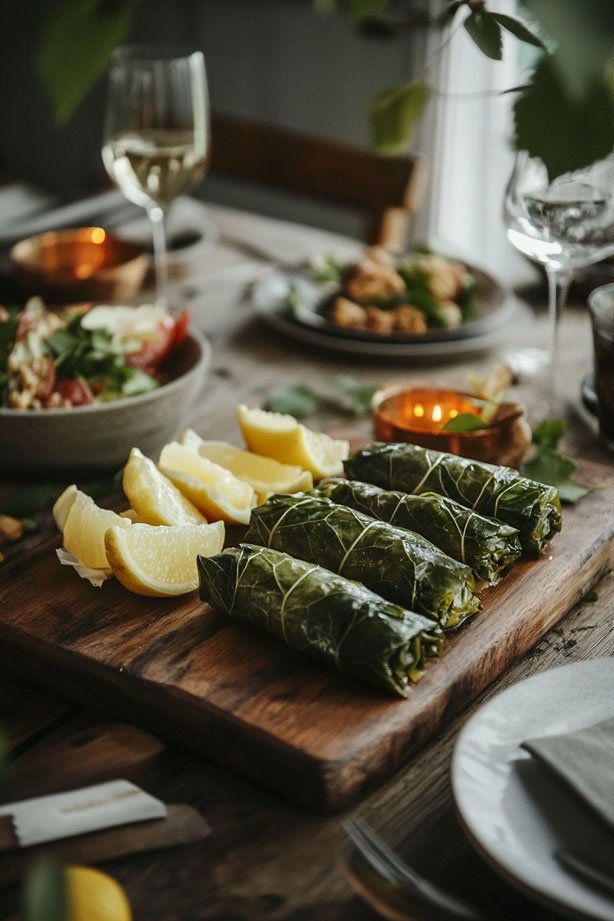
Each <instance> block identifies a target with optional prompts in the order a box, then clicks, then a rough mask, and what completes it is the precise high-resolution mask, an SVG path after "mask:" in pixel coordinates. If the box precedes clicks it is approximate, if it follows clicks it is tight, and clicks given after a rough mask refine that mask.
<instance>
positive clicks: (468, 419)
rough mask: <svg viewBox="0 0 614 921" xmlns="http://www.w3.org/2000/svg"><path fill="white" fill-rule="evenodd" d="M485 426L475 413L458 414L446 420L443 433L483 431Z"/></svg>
mask: <svg viewBox="0 0 614 921" xmlns="http://www.w3.org/2000/svg"><path fill="white" fill-rule="evenodd" d="M485 428H487V425H486V423H485V422H483V421H482V420H481V419H480V417H479V416H478V415H477V414H476V413H459V414H458V416H454V418H453V419H448V421H447V422H446V424H445V425H444V426H443V428H442V431H443V432H477V431H478V429H485Z"/></svg>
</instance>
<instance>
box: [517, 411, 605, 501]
mask: <svg viewBox="0 0 614 921" xmlns="http://www.w3.org/2000/svg"><path fill="white" fill-rule="evenodd" d="M566 430H567V426H566V425H565V423H564V422H563V420H562V419H545V420H544V421H543V422H541V423H540V424H539V425H538V426H537V428H536V429H535V431H534V432H533V441H534V442H535V444H537V446H538V454H537V457H535V458H534V459H533V460H530V461H527V462H526V463H524V464H523V465H522V467H521V473H522V474H523V476H526V477H528V478H529V479H531V480H537V482H538V483H546V484H547V485H549V486H555V487H556V488H557V489H558V491H559V494H560V496H561V501H562V502H567V503H574V502H577V501H578V500H579V499H582V498H583V496H586V495H587V493H589V492H591V490H592V489H594V487H592V486H585V485H583V484H582V483H576V482H575V481H574V480H572V479H571V476H572V474H573V472H574V470H575V469H576V464H575V461H573V460H572V459H571V458H570V457H565V456H564V455H562V454H559V453H558V451H557V447H558V443H559V441H560V440H561V438H562V437H563V436H564V434H565V432H566Z"/></svg>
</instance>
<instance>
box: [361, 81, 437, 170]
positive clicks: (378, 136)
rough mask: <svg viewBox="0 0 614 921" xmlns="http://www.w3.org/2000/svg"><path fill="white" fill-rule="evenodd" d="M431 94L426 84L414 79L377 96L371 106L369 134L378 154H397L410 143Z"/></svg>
mask: <svg viewBox="0 0 614 921" xmlns="http://www.w3.org/2000/svg"><path fill="white" fill-rule="evenodd" d="M431 93H432V90H431V87H430V86H428V84H426V83H422V82H421V81H418V80H416V81H413V82H411V83H403V84H401V85H400V86H395V87H393V88H392V89H389V90H386V91H385V92H383V93H380V94H379V95H378V96H376V98H375V99H374V100H373V102H372V103H371V133H372V136H373V143H374V144H375V146H376V147H377V148H378V149H379V150H380V151H382V152H383V153H396V152H398V151H400V150H402V149H403V148H405V147H407V146H408V145H409V144H410V142H411V138H412V134H413V130H414V126H415V124H416V122H417V121H418V119H419V118H420V117H421V116H422V113H423V112H424V109H425V107H426V104H427V102H428V101H429V99H430V97H431Z"/></svg>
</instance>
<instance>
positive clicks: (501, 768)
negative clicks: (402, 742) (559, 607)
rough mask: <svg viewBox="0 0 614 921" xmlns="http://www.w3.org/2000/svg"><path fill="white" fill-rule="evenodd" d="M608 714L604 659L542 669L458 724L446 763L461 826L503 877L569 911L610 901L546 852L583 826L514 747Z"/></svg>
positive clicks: (611, 688)
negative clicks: (542, 789)
mask: <svg viewBox="0 0 614 921" xmlns="http://www.w3.org/2000/svg"><path fill="white" fill-rule="evenodd" d="M612 716H614V658H603V659H593V660H591V661H589V662H576V663H573V664H571V665H565V666H563V667H561V668H555V669H552V670H551V671H547V672H543V673H541V674H538V675H534V676H533V677H531V678H528V679H527V680H526V681H521V682H519V683H518V684H515V685H513V686H512V687H511V688H508V689H507V690H505V691H503V692H502V693H500V694H497V696H496V697H493V699H492V700H490V701H488V703H486V704H485V705H484V706H483V707H481V708H480V709H479V710H478V711H477V713H476V714H475V715H474V716H473V717H472V718H471V719H470V720H469V721H468V722H467V723H466V725H465V726H464V728H463V730H462V732H461V734H460V736H459V738H458V740H457V743H456V748H455V750H454V757H453V760H452V788H453V793H454V799H455V802H456V807H457V810H458V812H459V815H460V818H461V820H462V822H463V824H464V826H465V829H466V831H467V833H468V835H469V837H470V839H471V840H472V842H473V843H474V844H475V846H476V847H477V849H478V850H479V851H480V853H481V854H482V855H483V856H484V857H485V858H486V859H487V860H488V861H489V862H490V863H491V864H492V866H493V867H494V868H495V869H496V870H498V871H499V872H500V873H501V874H502V875H503V876H504V877H505V879H506V880H507V881H508V882H510V883H512V884H513V885H515V886H517V887H518V888H520V889H522V890H523V891H524V892H525V893H527V894H528V895H530V896H532V897H533V898H536V899H538V900H540V901H543V902H544V903H546V904H548V905H549V906H550V907H552V908H554V909H555V910H556V911H559V912H561V913H563V914H564V915H566V916H567V917H571V918H590V919H594V921H614V900H613V899H611V898H608V897H607V895H605V894H601V892H600V891H599V890H598V889H596V888H595V889H593V888H592V887H591V886H589V885H587V884H585V883H584V882H582V881H581V880H580V879H579V878H577V877H575V876H573V875H572V874H571V873H568V872H566V871H565V870H564V869H563V867H562V866H561V865H560V864H559V863H558V861H557V860H556V858H555V856H554V854H555V852H556V850H557V849H558V848H559V847H560V846H561V843H562V841H563V840H565V841H567V842H568V841H569V837H568V836H574V834H575V833H576V831H578V830H580V831H581V829H582V828H583V826H584V827H585V826H586V816H585V812H584V809H583V807H582V806H581V805H578V806H576V804H575V803H574V802H573V801H572V800H571V797H569V796H566V797H565V801H564V802H565V808H564V809H560V808H559V809H558V810H557V808H556V801H555V799H554V797H555V789H553V785H552V784H551V783H550V781H549V779H548V778H547V777H545V778H544V781H545V784H546V790H545V795H544V796H543V797H542V798H541V799H539V798H538V797H537V796H536V793H538V792H539V790H538V784H539V783H540V776H541V777H543V776H544V775H543V774H541V775H540V774H538V772H532V766H531V763H532V759H531V757H530V755H529V754H528V753H527V752H525V751H524V750H523V749H521V748H520V743H521V742H523V741H524V740H525V739H528V738H531V737H535V736H543V735H555V734H558V733H563V732H572V731H574V730H577V729H581V728H583V727H585V726H590V725H592V724H593V723H597V722H599V721H601V720H604V719H607V718H608V717H612Z"/></svg>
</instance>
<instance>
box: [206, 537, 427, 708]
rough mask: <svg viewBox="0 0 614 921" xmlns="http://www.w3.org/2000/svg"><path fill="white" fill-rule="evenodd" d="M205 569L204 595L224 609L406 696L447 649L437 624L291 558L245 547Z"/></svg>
mask: <svg viewBox="0 0 614 921" xmlns="http://www.w3.org/2000/svg"><path fill="white" fill-rule="evenodd" d="M198 568H199V573H200V595H201V598H202V599H203V601H207V602H209V603H210V604H211V605H212V606H213V607H214V608H215V609H216V610H217V611H221V612H222V613H224V614H226V615H227V616H228V617H230V618H232V619H233V620H239V621H246V622H248V623H250V624H252V625H254V626H256V627H260V628H262V629H263V630H267V631H268V632H269V633H273V634H274V635H275V636H277V637H278V638H279V639H281V640H282V641H283V642H284V643H286V644H287V645H288V646H291V647H292V648H293V649H297V650H299V651H300V652H304V653H306V654H307V655H310V656H312V657H313V658H315V659H320V660H321V661H324V662H326V663H328V664H329V665H333V666H335V667H336V668H338V669H339V670H340V671H342V672H345V673H346V674H349V675H352V676H354V677H355V678H359V679H361V680H363V681H367V682H369V683H371V684H375V685H378V686H380V687H384V688H386V689H388V690H390V691H393V692H394V693H395V694H398V695H400V696H401V697H407V696H408V694H409V692H410V687H411V683H412V682H414V681H416V680H417V679H418V678H420V676H421V674H422V671H423V669H424V664H425V660H426V659H427V658H428V657H430V656H434V655H437V654H438V653H439V651H440V650H441V648H442V645H443V639H442V635H441V630H440V629H439V627H438V626H437V625H436V624H434V623H433V621H431V620H428V619H427V618H425V617H421V616H420V615H419V614H414V613H412V612H411V611H407V610H404V609H403V608H401V607H399V606H398V605H396V604H391V603H390V602H388V601H384V599H383V598H381V597H380V596H379V595H376V594H374V593H373V592H371V591H369V590H368V589H366V588H365V587H364V586H362V585H359V584H358V583H357V582H351V581H349V580H348V579H345V578H343V577H341V576H339V575H335V574H333V573H331V572H327V571H326V570H325V569H322V568H321V567H320V566H317V565H314V564H313V563H308V562H305V561H304V560H300V559H294V558H293V557H292V556H289V555H288V554H287V553H280V552H278V551H276V550H272V549H269V548H264V547H256V546H249V545H246V544H241V545H240V546H239V547H233V548H231V549H228V550H225V551H224V552H223V553H221V554H220V555H219V556H213V557H208V558H205V557H200V558H199V560H198Z"/></svg>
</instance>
